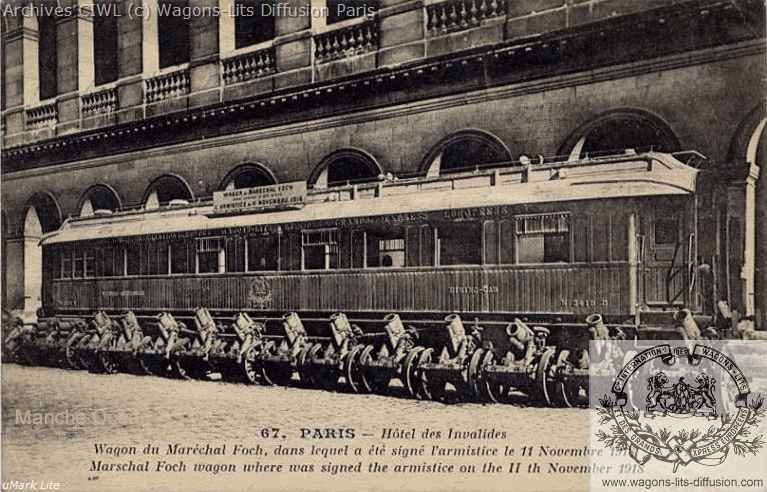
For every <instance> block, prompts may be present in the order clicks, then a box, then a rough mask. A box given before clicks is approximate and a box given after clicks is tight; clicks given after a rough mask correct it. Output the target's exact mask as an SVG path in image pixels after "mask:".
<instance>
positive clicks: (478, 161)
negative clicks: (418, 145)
mask: <svg viewBox="0 0 767 492" xmlns="http://www.w3.org/2000/svg"><path fill="white" fill-rule="evenodd" d="M509 161H511V154H510V152H509V149H508V148H507V147H506V145H504V144H503V142H501V140H500V139H499V138H498V137H496V136H495V135H493V134H492V133H489V132H486V131H483V130H462V131H459V132H456V133H453V134H452V135H449V136H447V137H445V138H443V139H442V140H440V141H439V143H437V145H435V146H434V147H433V148H432V150H431V151H430V152H429V153H428V154H427V155H426V158H425V159H424V160H423V162H422V164H421V171H425V172H426V175H427V176H437V175H440V174H445V173H454V172H461V171H469V170H472V169H476V168H478V167H486V166H488V165H492V164H500V163H505V162H509Z"/></svg>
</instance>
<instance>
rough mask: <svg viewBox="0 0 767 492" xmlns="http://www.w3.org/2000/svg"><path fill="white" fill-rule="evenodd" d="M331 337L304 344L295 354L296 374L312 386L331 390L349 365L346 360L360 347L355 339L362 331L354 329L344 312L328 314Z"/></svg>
mask: <svg viewBox="0 0 767 492" xmlns="http://www.w3.org/2000/svg"><path fill="white" fill-rule="evenodd" d="M330 330H331V337H330V340H328V341H327V342H316V343H314V344H307V345H306V346H305V347H304V348H303V349H302V350H301V351H300V352H299V355H298V367H297V368H298V374H299V377H300V378H301V380H302V381H308V382H309V383H310V384H311V385H312V386H314V387H315V388H320V389H325V390H331V389H334V388H335V386H336V384H337V383H338V380H339V378H340V377H341V375H342V374H344V372H345V368H346V367H348V365H349V364H348V362H347V359H348V357H349V356H350V354H351V353H352V352H353V351H354V350H358V349H360V348H362V346H361V345H358V343H357V338H358V336H360V335H361V334H362V331H361V330H360V329H359V328H356V329H355V328H353V327H352V325H351V324H349V320H348V319H347V318H346V315H345V314H343V313H335V314H333V315H332V316H331V317H330Z"/></svg>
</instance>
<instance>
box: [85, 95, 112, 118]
mask: <svg viewBox="0 0 767 492" xmlns="http://www.w3.org/2000/svg"><path fill="white" fill-rule="evenodd" d="M81 100H82V106H81V108H82V109H81V111H82V115H83V116H84V117H87V116H92V115H97V114H111V113H114V112H115V111H117V90H116V89H115V88H110V89H104V90H101V91H98V92H92V93H90V94H85V95H83V96H82V97H81Z"/></svg>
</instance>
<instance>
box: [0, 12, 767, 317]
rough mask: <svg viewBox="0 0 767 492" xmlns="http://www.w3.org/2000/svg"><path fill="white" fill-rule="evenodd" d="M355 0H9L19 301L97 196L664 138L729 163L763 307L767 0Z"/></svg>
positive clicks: (670, 147) (738, 249)
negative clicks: (141, 0) (56, 242)
mask: <svg viewBox="0 0 767 492" xmlns="http://www.w3.org/2000/svg"><path fill="white" fill-rule="evenodd" d="M346 4H347V5H344V3H343V2H339V1H337V0H303V1H296V0H291V1H289V2H286V3H271V2H259V1H250V2H248V1H244V0H243V1H239V0H188V1H183V2H182V1H178V2H173V3H164V2H159V3H158V2H157V0H148V1H147V2H145V5H144V6H143V7H142V9H141V10H136V9H135V6H134V4H133V3H132V2H130V1H128V0H114V1H112V2H99V3H96V5H95V6H85V7H83V5H85V2H82V1H80V2H77V1H75V0H59V2H57V3H46V2H35V3H33V4H30V3H29V2H27V3H24V2H21V1H11V2H6V3H3V5H2V7H3V15H2V30H3V33H2V50H3V51H2V55H3V56H2V60H3V62H2V63H3V65H2V76H3V77H2V94H3V99H2V123H3V127H2V138H3V150H2V234H3V254H2V258H3V286H2V294H3V305H4V306H5V307H7V308H9V309H12V310H18V311H21V312H25V313H26V314H27V315H30V314H31V313H34V311H35V309H36V308H37V307H38V306H39V288H40V275H39V270H40V263H41V260H40V253H39V248H38V246H37V243H38V241H39V239H40V237H41V235H42V234H44V233H46V232H49V231H52V230H55V229H57V228H58V227H59V226H60V225H61V223H62V222H63V221H64V220H66V218H67V217H71V216H80V215H87V214H92V213H94V211H96V210H99V209H110V210H117V209H126V208H137V207H157V206H163V205H166V204H168V203H170V202H171V201H173V200H187V201H192V200H208V199H210V198H211V196H212V193H213V192H214V191H218V190H222V189H226V188H232V187H235V188H238V187H249V186H257V185H262V184H271V183H275V182H289V181H307V182H308V184H309V185H310V186H316V187H332V186H334V185H338V184H346V183H354V182H363V181H369V180H377V179H380V177H381V176H382V175H383V176H386V175H391V176H395V177H407V176H417V175H429V174H440V173H449V172H453V171H457V170H465V169H467V168H471V167H472V166H477V165H482V164H487V163H493V162H502V161H525V160H527V159H531V160H534V159H537V158H538V156H547V157H549V156H557V155H562V156H579V155H581V156H582V155H587V154H591V155H593V154H595V153H599V152H612V151H625V150H626V149H639V148H649V147H652V148H655V149H659V150H662V151H668V152H676V151H683V150H684V151H686V150H695V151H697V152H699V153H701V154H703V155H705V156H706V157H707V158H708V160H709V162H710V163H712V164H711V165H713V166H717V167H718V168H720V169H721V170H722V171H723V173H722V175H723V177H724V179H727V180H728V182H729V186H730V190H731V193H730V199H731V201H732V203H733V207H731V209H732V210H733V212H732V216H731V217H728V222H727V228H728V236H727V238H728V242H731V243H732V245H731V246H728V249H727V251H728V252H727V255H728V260H727V261H728V265H730V266H731V270H730V275H731V277H732V278H733V279H734V281H733V282H732V283H733V285H735V286H736V287H734V288H735V289H736V290H737V292H734V293H733V294H734V295H733V296H732V298H733V299H734V301H733V304H734V306H733V307H734V308H735V309H738V310H739V312H740V313H741V314H743V315H746V316H754V318H755V319H757V320H759V319H764V318H765V314H766V313H765V309H767V308H766V306H767V263H766V262H767V260H765V258H767V244H766V243H767V241H765V238H767V185H765V179H764V176H762V177H761V178H760V177H759V168H760V167H761V168H762V169H764V167H765V150H766V149H767V148H766V147H765V145H764V143H765V138H766V137H765V132H764V127H765V122H767V112H766V110H765V51H766V50H765V33H764V29H765V27H764V18H765V12H764V4H763V2H758V1H754V0H729V1H718V0H690V1H680V0H646V1H636V0H448V1H441V0H378V1H372V0H370V1H367V2H360V1H354V2H352V1H347V2H346ZM30 5H32V6H34V7H36V8H37V10H34V11H33V10H31V8H30ZM132 6H133V7H132ZM56 7H58V8H59V9H61V10H60V11H59V12H55V11H54V12H52V10H53V9H55V8H56ZM24 8H28V10H24ZM43 8H46V9H50V10H43ZM352 8H354V10H352ZM248 9H250V10H248ZM250 12H252V13H255V14H262V13H263V14H266V15H247V14H248V13H250ZM302 13H303V14H304V15H301V14H302ZM762 326H763V325H762Z"/></svg>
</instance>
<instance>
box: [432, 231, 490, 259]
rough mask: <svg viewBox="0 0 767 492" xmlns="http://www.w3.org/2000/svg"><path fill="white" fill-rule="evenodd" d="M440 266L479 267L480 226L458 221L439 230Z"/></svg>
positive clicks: (480, 257)
mask: <svg viewBox="0 0 767 492" xmlns="http://www.w3.org/2000/svg"><path fill="white" fill-rule="evenodd" d="M438 241H439V264H440V265H479V264H480V263H482V224H481V223H479V222H476V221H460V222H452V223H447V224H444V225H442V227H440V228H439V236H438Z"/></svg>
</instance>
